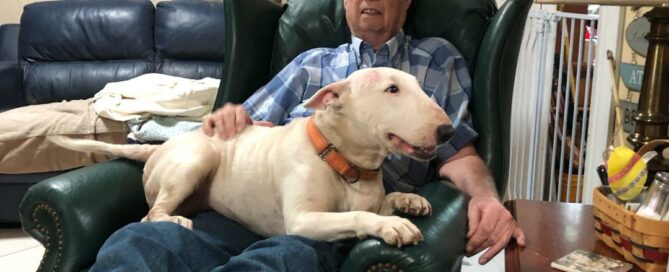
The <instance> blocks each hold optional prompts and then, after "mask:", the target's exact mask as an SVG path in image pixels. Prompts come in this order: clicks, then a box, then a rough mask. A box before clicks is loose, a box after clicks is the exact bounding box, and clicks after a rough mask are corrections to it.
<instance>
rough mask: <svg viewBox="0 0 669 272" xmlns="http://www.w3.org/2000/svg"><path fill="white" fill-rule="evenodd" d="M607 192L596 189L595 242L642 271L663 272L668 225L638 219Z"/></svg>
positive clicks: (666, 249) (666, 252)
mask: <svg viewBox="0 0 669 272" xmlns="http://www.w3.org/2000/svg"><path fill="white" fill-rule="evenodd" d="M608 192H609V188H608V187H605V186H602V187H599V188H596V189H595V193H594V199H593V202H594V206H595V209H594V211H593V214H594V216H595V230H596V233H597V238H598V239H600V240H602V241H603V242H604V243H605V244H606V245H608V246H609V247H611V248H613V249H615V250H616V251H618V253H620V254H621V255H623V256H625V259H626V260H628V261H630V262H632V263H634V264H636V265H637V266H638V267H640V268H641V269H643V270H644V271H657V272H665V271H666V269H667V256H668V253H669V222H668V221H657V220H652V219H648V218H645V217H641V216H638V215H636V214H635V213H633V212H631V211H628V210H626V209H625V208H624V207H623V206H621V205H618V204H617V203H615V202H614V201H612V200H610V199H608V198H607V197H606V195H607V193H608Z"/></svg>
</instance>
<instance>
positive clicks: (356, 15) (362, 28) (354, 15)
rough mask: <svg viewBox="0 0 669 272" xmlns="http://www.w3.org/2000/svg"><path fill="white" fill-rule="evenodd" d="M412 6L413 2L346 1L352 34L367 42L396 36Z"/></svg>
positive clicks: (347, 16) (396, 0)
mask: <svg viewBox="0 0 669 272" xmlns="http://www.w3.org/2000/svg"><path fill="white" fill-rule="evenodd" d="M410 4H411V0H344V8H345V9H346V20H347V21H348V25H349V28H350V29H351V32H352V33H353V35H355V36H357V37H360V38H361V39H363V40H365V41H367V42H373V41H370V40H368V39H378V38H379V37H383V38H385V39H386V41H387V39H390V38H391V37H392V36H394V35H395V34H396V33H397V32H398V31H399V30H400V29H401V28H402V25H403V24H404V21H405V20H406V14H407V10H408V9H409V5H410ZM384 42H385V41H384Z"/></svg>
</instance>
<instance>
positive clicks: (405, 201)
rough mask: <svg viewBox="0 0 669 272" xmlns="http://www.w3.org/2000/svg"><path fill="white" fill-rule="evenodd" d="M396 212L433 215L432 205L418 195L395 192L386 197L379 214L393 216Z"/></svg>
mask: <svg viewBox="0 0 669 272" xmlns="http://www.w3.org/2000/svg"><path fill="white" fill-rule="evenodd" d="M394 211H401V212H403V213H406V214H410V215H422V216H426V215H430V214H432V205H430V202H428V201H427V199H425V198H424V197H422V196H419V195H417V194H409V193H398V192H393V193H390V194H388V195H386V198H385V199H384V200H383V204H382V206H381V211H379V214H381V215H392V214H393V212H394Z"/></svg>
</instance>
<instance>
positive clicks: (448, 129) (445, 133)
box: [437, 124, 455, 144]
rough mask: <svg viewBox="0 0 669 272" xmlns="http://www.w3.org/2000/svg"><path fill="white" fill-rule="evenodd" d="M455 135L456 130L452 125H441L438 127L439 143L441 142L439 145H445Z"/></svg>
mask: <svg viewBox="0 0 669 272" xmlns="http://www.w3.org/2000/svg"><path fill="white" fill-rule="evenodd" d="M453 133H455V130H454V129H453V126H452V125H450V124H443V125H439V126H438V127H437V142H439V144H443V143H445V142H446V141H448V140H450V139H451V137H453Z"/></svg>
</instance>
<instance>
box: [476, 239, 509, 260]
mask: <svg viewBox="0 0 669 272" xmlns="http://www.w3.org/2000/svg"><path fill="white" fill-rule="evenodd" d="M509 238H511V235H509V234H506V235H505V237H503V239H500V240H497V242H495V244H494V245H493V246H491V247H490V248H488V250H486V252H485V253H483V255H481V257H480V258H479V264H486V263H487V262H488V261H489V260H490V259H492V257H495V255H497V253H499V252H500V251H501V250H502V248H504V247H505V246H506V243H507V242H508V241H509Z"/></svg>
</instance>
